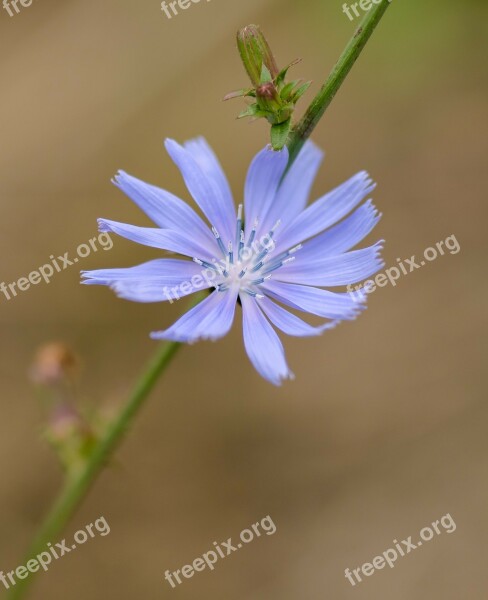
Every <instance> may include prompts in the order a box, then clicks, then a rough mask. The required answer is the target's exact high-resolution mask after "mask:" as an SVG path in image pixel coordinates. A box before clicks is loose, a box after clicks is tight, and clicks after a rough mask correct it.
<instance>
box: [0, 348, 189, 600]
mask: <svg viewBox="0 0 488 600" xmlns="http://www.w3.org/2000/svg"><path fill="white" fill-rule="evenodd" d="M179 347H180V344H179V343H178V342H166V343H165V344H163V345H161V346H160V347H158V350H157V352H156V354H155V356H154V358H153V359H152V361H151V362H150V363H149V365H148V367H147V369H146V370H145V371H144V373H143V374H142V377H141V378H140V380H139V382H138V383H137V385H136V387H135V389H134V391H133V393H132V394H131V396H130V398H129V400H128V401H127V404H126V405H125V406H124V408H123V409H122V410H121V412H120V414H119V415H118V416H117V418H116V419H115V420H114V422H113V423H112V424H111V425H110V426H109V428H108V429H107V431H106V433H105V434H104V436H103V437H102V439H101V440H100V441H99V442H98V444H97V446H96V447H95V449H94V451H93V454H92V455H91V456H90V457H89V458H88V460H87V463H86V464H85V465H84V467H83V468H82V469H81V470H80V471H79V472H78V473H76V475H74V476H72V477H70V478H68V480H67V481H66V483H65V485H64V487H63V489H62V490H61V493H60V495H59V497H58V499H57V501H56V503H55V504H54V506H53V507H52V509H51V512H50V513H49V514H48V516H47V518H46V520H45V521H44V523H43V525H42V527H41V529H40V531H39V532H38V534H37V537H36V538H35V540H34V541H33V543H32V545H31V547H30V549H29V551H28V553H27V555H26V559H25V562H24V563H23V564H24V565H25V564H26V562H27V561H28V560H30V559H32V558H34V557H36V556H37V555H38V554H39V553H40V552H43V551H45V550H46V545H47V543H48V542H55V541H56V537H57V536H58V535H59V533H60V532H61V531H62V530H63V529H64V527H65V525H66V524H67V523H68V521H69V519H70V518H71V516H72V515H73V513H74V512H75V511H76V509H77V507H78V506H79V504H80V503H81V501H82V500H83V499H84V497H85V496H86V494H87V493H88V491H89V489H90V488H91V486H92V484H93V483H94V481H95V480H96V478H97V476H98V475H99V474H100V472H101V471H102V469H103V468H104V466H105V465H106V464H107V462H108V460H109V459H110V457H111V456H112V454H113V453H114V451H115V449H116V448H117V447H118V445H119V444H120V442H121V440H122V439H123V437H124V434H125V433H126V431H127V430H128V429H129V426H130V425H131V424H132V422H133V420H134V417H135V416H136V415H137V414H138V412H139V411H140V409H141V407H142V406H143V404H144V402H145V401H146V399H147V397H148V396H149V393H150V392H151V391H152V389H153V388H154V386H155V384H156V382H157V381H158V379H159V377H160V376H161V374H162V373H163V372H164V370H165V369H166V367H167V366H168V365H169V363H170V362H171V359H172V358H173V357H174V356H175V354H176V352H177V350H178V349H179ZM33 578H34V574H32V573H31V574H29V576H28V577H27V579H19V580H18V581H17V584H16V585H15V587H12V588H11V590H10V592H9V595H8V598H10V599H11V600H18V599H19V598H23V597H24V594H25V592H26V590H27V588H28V587H29V585H30V584H31V583H32V580H33Z"/></svg>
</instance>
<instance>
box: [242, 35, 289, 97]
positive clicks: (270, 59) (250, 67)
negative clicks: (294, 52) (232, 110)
mask: <svg viewBox="0 0 488 600" xmlns="http://www.w3.org/2000/svg"><path fill="white" fill-rule="evenodd" d="M237 47H238V49H239V54H240V55H241V59H242V62H243V64H244V68H245V69H246V71H247V74H248V75H249V78H250V79H251V82H252V84H253V86H254V87H258V86H259V85H260V84H261V82H262V80H261V75H262V72H263V65H264V66H265V67H266V69H267V70H268V71H269V73H270V75H271V79H274V78H275V77H276V76H277V75H278V73H279V70H278V67H277V65H276V61H275V59H274V56H273V53H272V52H271V48H270V47H269V44H268V42H267V41H266V38H265V37H264V35H263V33H262V31H261V29H260V28H259V26H258V25H247V26H246V27H243V28H242V29H240V30H239V31H238V32H237Z"/></svg>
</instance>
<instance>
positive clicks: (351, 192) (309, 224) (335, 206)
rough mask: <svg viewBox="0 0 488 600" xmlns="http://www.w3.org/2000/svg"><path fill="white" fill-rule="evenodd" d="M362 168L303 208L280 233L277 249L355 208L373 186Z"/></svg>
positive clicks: (325, 225) (334, 221) (310, 233)
mask: <svg viewBox="0 0 488 600" xmlns="http://www.w3.org/2000/svg"><path fill="white" fill-rule="evenodd" d="M374 187H375V186H374V184H373V183H372V181H371V179H370V178H369V176H368V174H367V173H366V172H365V171H362V172H360V173H358V174H357V175H354V177H351V179H349V180H348V181H346V182H345V183H343V184H342V185H340V186H339V187H337V188H336V189H334V190H332V191H331V192H329V193H328V194H326V195H325V196H322V198H320V199H319V200H316V201H315V202H314V203H313V204H312V205H310V206H309V207H308V208H306V209H305V210H304V211H303V212H302V213H301V214H300V215H299V216H298V217H297V218H296V219H295V220H294V221H292V223H291V224H290V225H288V226H287V227H285V229H283V231H281V232H280V241H279V242H278V243H277V251H280V250H285V249H286V248H285V246H284V244H286V247H287V248H290V247H291V246H294V245H295V244H297V243H299V242H303V241H304V240H307V239H308V238H311V237H313V236H314V235H317V234H318V233H320V232H322V231H323V230H324V229H327V227H330V226H331V225H334V224H335V223H337V222H338V221H340V220H341V219H342V218H343V217H345V216H346V215H347V214H348V213H349V212H350V211H351V210H352V209H353V208H355V207H356V206H357V205H358V204H359V203H360V202H361V201H362V200H363V199H364V198H365V196H367V194H369V193H370V192H371V191H372V190H373V189H374Z"/></svg>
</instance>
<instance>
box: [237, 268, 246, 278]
mask: <svg viewBox="0 0 488 600" xmlns="http://www.w3.org/2000/svg"><path fill="white" fill-rule="evenodd" d="M246 273H247V269H242V271H241V272H240V273H239V279H242V278H243V277H244V275H245V274H246Z"/></svg>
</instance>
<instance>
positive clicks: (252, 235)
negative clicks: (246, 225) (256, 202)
mask: <svg viewBox="0 0 488 600" xmlns="http://www.w3.org/2000/svg"><path fill="white" fill-rule="evenodd" d="M258 224H259V220H258V218H257V217H256V218H255V219H254V225H253V226H252V230H251V233H250V235H249V239H248V240H247V246H248V247H249V246H250V245H251V244H252V243H253V241H254V237H255V235H256V229H257V228H258Z"/></svg>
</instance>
